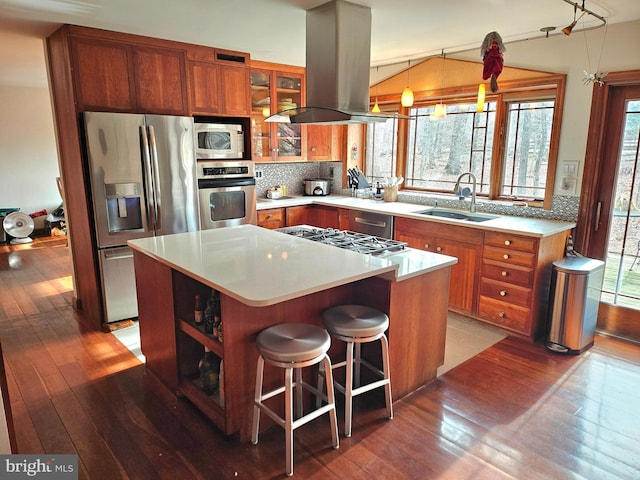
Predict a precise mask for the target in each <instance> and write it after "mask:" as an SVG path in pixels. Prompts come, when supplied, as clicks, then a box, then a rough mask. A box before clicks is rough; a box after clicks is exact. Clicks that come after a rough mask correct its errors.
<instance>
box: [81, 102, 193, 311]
mask: <svg viewBox="0 0 640 480" xmlns="http://www.w3.org/2000/svg"><path fill="white" fill-rule="evenodd" d="M83 117H84V131H85V144H86V155H87V160H88V165H89V177H90V183H91V194H92V203H93V214H94V221H95V232H96V241H97V249H98V251H97V255H98V259H99V265H100V280H101V288H102V304H103V312H104V321H105V322H107V323H109V322H116V321H119V320H124V319H128V318H135V317H137V316H138V303H137V298H136V286H135V274H134V268H133V252H132V251H131V249H130V248H129V247H128V246H127V240H131V239H135V238H142V237H149V236H153V235H166V234H170V233H178V232H186V231H196V230H199V214H198V188H197V181H196V164H195V162H196V160H195V155H194V140H193V119H192V118H191V117H175V116H166V115H136V114H126V113H104V112H85V113H84V114H83ZM76 241H81V240H80V239H78V240H76Z"/></svg>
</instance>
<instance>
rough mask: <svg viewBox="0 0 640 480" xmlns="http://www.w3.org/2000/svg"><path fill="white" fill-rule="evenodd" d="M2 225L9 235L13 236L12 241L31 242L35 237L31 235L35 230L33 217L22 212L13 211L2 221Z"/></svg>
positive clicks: (14, 242)
mask: <svg viewBox="0 0 640 480" xmlns="http://www.w3.org/2000/svg"><path fill="white" fill-rule="evenodd" d="M2 227H3V228H4V231H5V232H7V235H9V236H11V237H13V239H12V240H11V243H13V244H16V243H31V242H33V239H32V238H31V237H29V235H31V232H33V219H32V218H31V217H30V216H29V215H27V214H25V213H22V212H12V213H10V214H9V215H7V216H6V217H4V221H3V222H2Z"/></svg>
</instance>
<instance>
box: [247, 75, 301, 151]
mask: <svg viewBox="0 0 640 480" xmlns="http://www.w3.org/2000/svg"><path fill="white" fill-rule="evenodd" d="M250 83H251V87H250V88H251V150H252V152H253V160H255V161H257V162H271V161H284V162H292V161H302V160H304V155H305V154H306V138H305V137H304V134H305V133H306V131H305V127H303V126H302V125H298V124H290V123H276V122H266V121H265V120H266V119H267V118H268V117H269V116H271V115H273V114H275V113H277V112H279V111H282V110H286V109H291V108H296V107H300V106H303V105H304V92H305V87H304V85H305V75H304V68H302V67H292V66H287V65H280V64H270V63H265V62H252V68H251V82H250Z"/></svg>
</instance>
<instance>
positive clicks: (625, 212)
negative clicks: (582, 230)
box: [601, 99, 640, 310]
mask: <svg viewBox="0 0 640 480" xmlns="http://www.w3.org/2000/svg"><path fill="white" fill-rule="evenodd" d="M639 152H640V99H637V100H626V101H625V102H624V111H623V119H622V128H621V132H620V146H619V153H618V161H617V175H616V178H615V182H614V187H613V194H612V200H613V211H612V215H611V216H610V222H609V231H608V244H607V252H606V259H605V260H606V267H605V281H604V285H603V287H602V296H601V301H603V302H607V303H609V304H611V305H619V306H622V307H629V308H633V309H637V310H640V258H639V257H640V153H639Z"/></svg>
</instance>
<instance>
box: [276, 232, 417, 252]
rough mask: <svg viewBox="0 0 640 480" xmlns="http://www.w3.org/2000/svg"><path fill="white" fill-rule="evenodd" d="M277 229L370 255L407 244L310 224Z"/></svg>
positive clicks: (390, 250)
mask: <svg viewBox="0 0 640 480" xmlns="http://www.w3.org/2000/svg"><path fill="white" fill-rule="evenodd" d="M277 231H279V232H282V233H286V234H288V235H293V236H296V237H300V238H306V239H307V240H313V241H315V242H320V243H324V244H327V245H332V246H334V247H339V248H345V249H347V250H353V251H356V252H358V253H364V254H369V255H381V254H383V253H389V252H398V251H401V250H404V248H405V247H406V245H407V243H406V242H398V241H396V240H391V239H389V238H382V237H376V236H373V235H368V234H365V233H358V232H352V231H350V230H338V229H335V228H317V227H312V226H308V225H299V226H295V227H284V228H279V229H278V230H277Z"/></svg>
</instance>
